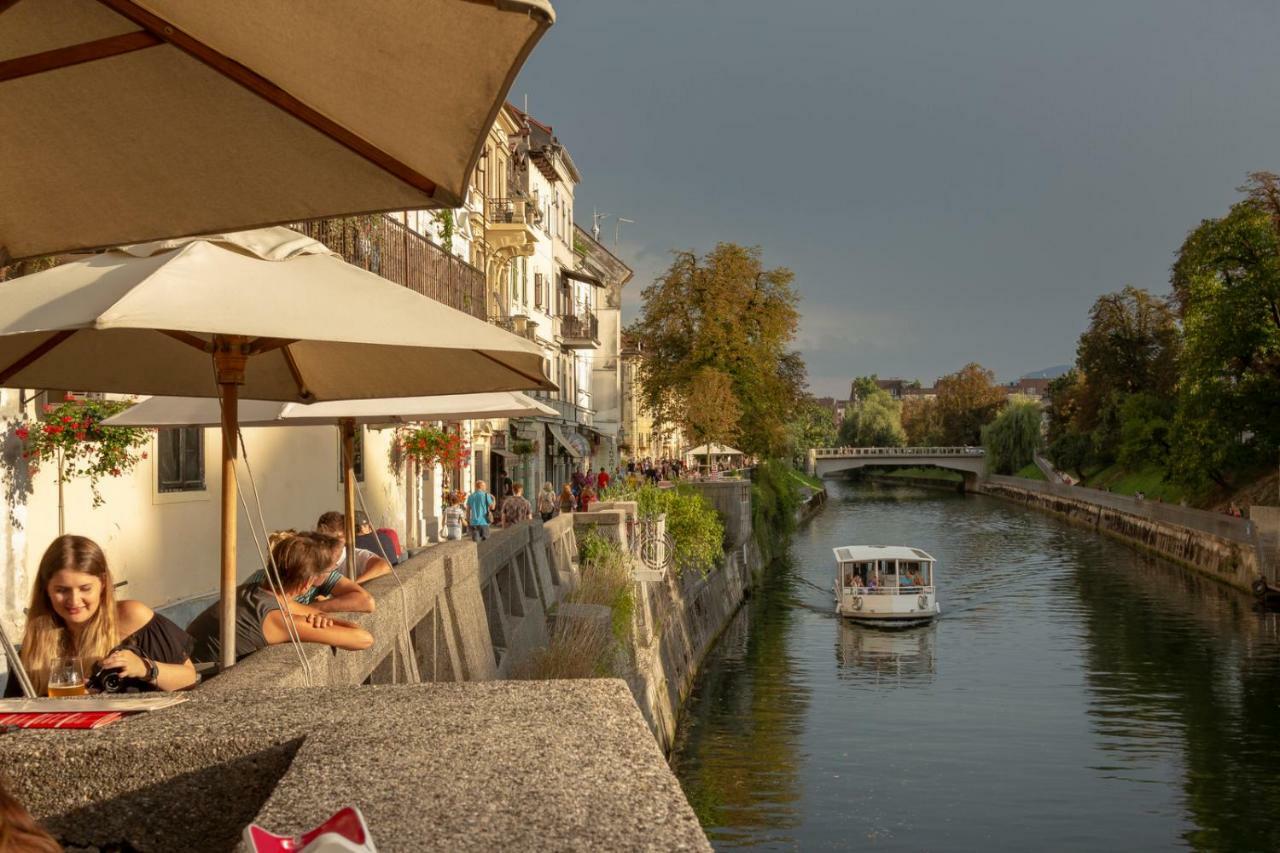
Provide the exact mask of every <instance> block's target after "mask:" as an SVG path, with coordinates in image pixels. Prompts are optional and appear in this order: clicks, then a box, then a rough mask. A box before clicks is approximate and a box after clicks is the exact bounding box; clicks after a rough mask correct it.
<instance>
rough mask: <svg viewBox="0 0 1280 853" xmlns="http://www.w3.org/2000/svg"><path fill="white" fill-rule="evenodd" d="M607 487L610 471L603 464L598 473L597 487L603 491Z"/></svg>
mask: <svg viewBox="0 0 1280 853" xmlns="http://www.w3.org/2000/svg"><path fill="white" fill-rule="evenodd" d="M607 488H609V472H608V471H606V470H604V466H603V465H601V466H600V473H599V474H597V475H596V489H597V490H599V491H601V492H603V491H604V490H605V489H607Z"/></svg>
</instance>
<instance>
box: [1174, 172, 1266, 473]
mask: <svg viewBox="0 0 1280 853" xmlns="http://www.w3.org/2000/svg"><path fill="white" fill-rule="evenodd" d="M1241 190H1242V191H1244V192H1246V193H1247V194H1248V197H1247V198H1245V199H1244V200H1243V201H1240V202H1238V203H1236V204H1235V205H1233V206H1232V207H1231V209H1230V211H1228V213H1227V215H1226V216H1224V217H1222V218H1221V219H1209V220H1205V221H1204V222H1203V223H1201V224H1200V226H1199V227H1198V228H1196V229H1195V230H1194V231H1192V232H1191V234H1190V235H1188V237H1187V239H1186V241H1185V242H1184V243H1183V244H1182V248H1181V249H1180V250H1179V252H1178V258H1177V260H1176V262H1175V263H1174V266H1173V273H1172V276H1171V283H1172V285H1173V292H1174V298H1175V300H1176V302H1177V307H1178V312H1179V315H1180V316H1181V319H1182V325H1183V329H1184V335H1185V344H1184V349H1183V352H1182V357H1181V358H1180V360H1179V362H1178V365H1179V368H1180V370H1181V383H1180V385H1179V389H1178V404H1177V414H1176V416H1175V418H1174V427H1173V434H1172V442H1171V443H1172V444H1173V446H1174V447H1173V452H1172V454H1171V455H1172V465H1173V468H1174V473H1175V475H1176V476H1177V478H1178V479H1179V480H1180V481H1182V482H1184V483H1186V484H1188V485H1192V486H1195V485H1198V484H1203V483H1204V482H1205V481H1206V480H1212V481H1214V482H1216V483H1218V484H1219V485H1227V484H1228V482H1229V476H1228V475H1229V473H1230V471H1231V470H1232V469H1234V468H1239V467H1241V466H1248V465H1249V464H1251V463H1255V462H1258V461H1260V460H1261V459H1264V458H1270V457H1271V456H1272V455H1273V454H1274V453H1275V452H1276V450H1277V447H1280V418H1277V417H1276V400H1277V399H1280V178H1277V177H1276V176H1275V175H1272V174H1269V173H1255V174H1253V175H1250V178H1249V183H1248V184H1246V185H1245V186H1244V187H1241Z"/></svg>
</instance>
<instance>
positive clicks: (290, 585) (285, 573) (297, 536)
mask: <svg viewBox="0 0 1280 853" xmlns="http://www.w3.org/2000/svg"><path fill="white" fill-rule="evenodd" d="M268 544H269V545H270V547H271V560H272V562H274V563H275V568H276V571H277V572H278V573H279V575H280V585H281V586H282V587H284V592H285V593H286V594H297V593H299V592H302V591H303V590H305V589H306V588H307V587H308V586H309V585H310V584H311V579H312V578H313V577H315V576H316V575H321V574H328V572H329V571H330V570H331V569H332V568H333V552H334V550H335V549H336V548H337V547H338V545H339V544H340V540H339V539H338V537H336V536H330V535H329V534H327V533H318V532H313V531H310V530H307V531H303V532H302V533H299V532H297V531H296V530H277V531H276V532H275V533H273V534H271V538H270V539H269V540H268ZM267 574H268V577H267V581H266V582H265V583H264V584H263V586H265V587H267V588H268V589H270V588H271V579H270V567H268V572H267Z"/></svg>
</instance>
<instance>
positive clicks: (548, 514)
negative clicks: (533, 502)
mask: <svg viewBox="0 0 1280 853" xmlns="http://www.w3.org/2000/svg"><path fill="white" fill-rule="evenodd" d="M558 504H559V501H558V500H556V487H555V486H553V485H551V483H550V482H546V483H543V484H542V493H541V494H540V495H538V515H539V516H541V517H542V520H543V521H550V520H551V519H552V518H553V517H554V516H555V514H556V507H557V505H558Z"/></svg>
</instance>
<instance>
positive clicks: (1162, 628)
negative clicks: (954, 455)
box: [672, 482, 1280, 850]
mask: <svg viewBox="0 0 1280 853" xmlns="http://www.w3.org/2000/svg"><path fill="white" fill-rule="evenodd" d="M829 491H830V493H831V500H830V502H829V503H828V505H827V507H826V509H825V510H824V511H823V512H822V513H820V514H819V515H818V516H817V517H816V518H814V519H813V520H812V521H811V522H810V523H809V524H808V525H807V526H805V527H803V528H802V529H801V530H799V531H798V532H797V533H796V534H795V536H794V537H793V539H792V542H791V543H790V546H789V549H788V553H787V556H786V557H785V558H784V559H782V560H780V561H778V562H777V563H775V564H774V565H773V566H771V567H770V568H769V569H768V570H767V572H766V573H765V575H764V576H763V578H762V581H761V583H760V585H759V586H758V587H757V588H756V590H755V591H754V593H753V596H752V598H751V600H750V601H749V602H748V604H747V606H745V607H744V608H743V609H742V611H740V612H739V614H738V616H737V617H736V619H735V620H734V622H733V623H732V624H731V626H730V627H729V628H728V629H727V631H726V633H725V635H724V636H723V638H722V639H721V641H720V643H719V644H718V645H717V647H716V648H715V649H714V650H713V652H712V654H711V655H710V657H709V658H708V660H707V661H706V662H705V664H704V668H703V670H702V672H701V674H700V676H699V678H698V682H697V684H696V685H695V687H694V690H693V693H692V694H691V696H690V698H689V701H688V702H687V703H686V706H685V712H684V717H683V719H682V721H681V733H680V737H679V739H678V742H677V745H676V748H675V751H674V753H673V755H672V765H673V767H674V768H675V771H676V774H677V775H678V776H679V778H680V781H681V784H682V785H683V787H684V790H685V793H686V794H687V796H688V798H689V801H690V802H691V803H692V804H693V807H694V809H695V811H696V812H697V813H698V816H699V818H700V819H701V821H702V823H703V826H704V828H705V829H706V831H707V834H708V836H709V837H710V839H711V841H712V843H713V844H714V845H715V846H716V847H717V848H721V849H728V848H734V847H745V846H764V847H771V848H782V849H794V848H799V849H806V850H807V849H819V848H855V849H860V848H861V849H876V850H1027V849H1052V850H1097V849H1112V850H1119V849H1123V850H1153V849H1171V848H1172V849H1177V848H1194V849H1204V850H1280V628H1278V625H1277V619H1276V616H1275V615H1263V614H1259V613H1256V612H1255V611H1254V610H1253V605H1252V601H1251V600H1250V599H1249V598H1248V597H1247V596H1244V595H1242V594H1240V593H1237V592H1235V591H1233V590H1230V589H1228V588H1226V587H1224V586H1221V585H1219V584H1216V583H1214V582H1212V581H1209V580H1207V579H1204V578H1201V577H1198V576H1196V575H1194V574H1193V573H1190V572H1187V571H1184V570H1182V569H1179V568H1177V567H1175V566H1173V565H1170V564H1168V563H1165V562H1163V561H1160V560H1157V559H1154V558H1151V557H1148V556H1146V555H1143V554H1140V553H1139V552H1137V551H1135V550H1134V549H1132V548H1129V547H1127V546H1125V545H1123V544H1121V543H1119V542H1116V541H1113V540H1111V539H1108V538H1106V537H1103V536H1101V535H1099V534H1096V533H1093V532H1091V531H1089V530H1086V529H1083V528H1079V527H1074V526H1071V525H1068V524H1065V523H1063V522H1060V521H1058V520H1056V519H1053V518H1051V517H1048V516H1045V515H1041V514H1039V513H1034V512H1031V511H1029V510H1026V509H1024V508H1022V507H1019V506H1017V505H1014V504H1009V503H1005V502H1003V501H998V500H996V499H994V498H986V497H981V496H962V495H958V494H949V493H945V492H937V491H928V490H922V489H915V488H910V487H902V488H898V487H879V486H869V485H857V484H848V483H836V482H831V483H829ZM858 543H861V544H901V545H908V544H909V545H915V546H917V547H921V548H923V549H925V550H926V551H929V552H930V553H931V554H933V555H934V557H936V558H937V559H938V561H939V570H938V590H939V592H938V600H939V602H940V603H941V605H942V616H941V617H940V618H939V619H938V620H937V622H935V623H934V624H933V625H930V626H927V627H922V628H909V629H904V630H901V631H897V632H893V631H885V630H876V629H869V628H863V627H858V626H854V625H850V624H847V623H844V622H842V621H840V620H837V619H836V618H834V617H833V616H832V615H830V609H831V605H832V599H831V594H830V592H829V587H830V585H831V579H832V575H833V557H832V553H831V549H832V548H833V547H835V546H837V545H846V544H858Z"/></svg>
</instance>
